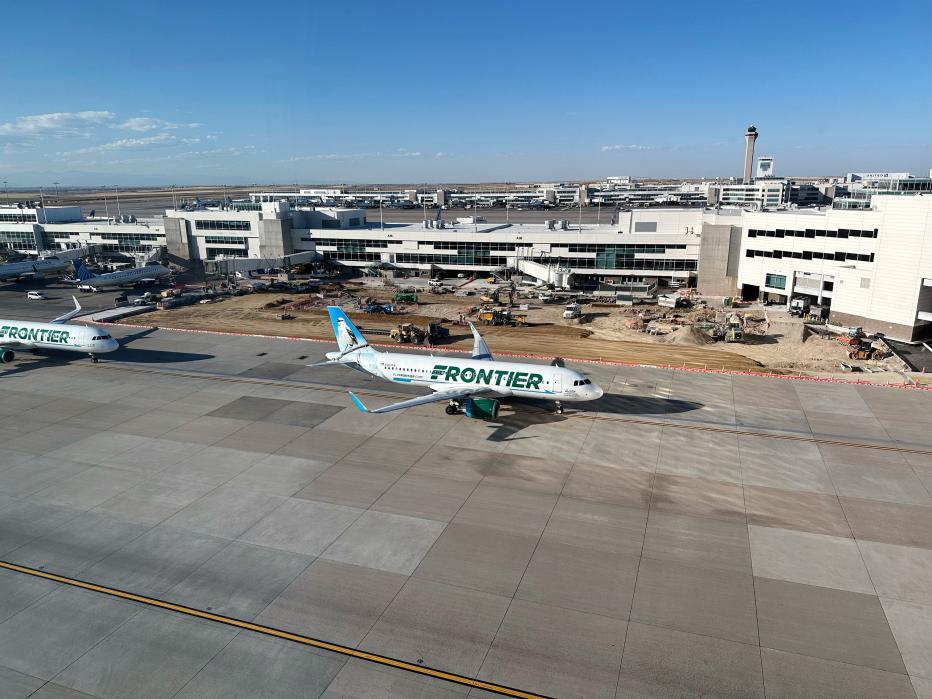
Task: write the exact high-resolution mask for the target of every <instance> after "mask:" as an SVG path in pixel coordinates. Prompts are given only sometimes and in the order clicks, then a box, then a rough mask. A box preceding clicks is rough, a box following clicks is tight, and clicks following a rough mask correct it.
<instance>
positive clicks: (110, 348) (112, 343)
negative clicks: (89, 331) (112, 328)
mask: <svg viewBox="0 0 932 699" xmlns="http://www.w3.org/2000/svg"><path fill="white" fill-rule="evenodd" d="M118 349H120V343H119V342H117V341H116V340H114V339H112V338H111V339H110V340H107V345H106V349H104V352H114V351H116V350H118Z"/></svg>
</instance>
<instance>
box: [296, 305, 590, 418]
mask: <svg viewBox="0 0 932 699" xmlns="http://www.w3.org/2000/svg"><path fill="white" fill-rule="evenodd" d="M327 312H328V313H329V314H330V323H331V325H332V326H333V333H334V335H335V336H336V340H337V346H338V347H339V351H338V352H327V355H326V356H327V361H326V362H320V363H318V364H312V365H310V366H326V365H339V364H342V365H347V366H350V367H351V368H358V369H361V370H362V371H364V372H366V373H368V374H372V375H373V376H377V377H379V378H382V379H385V380H387V381H392V382H395V383H404V384H411V385H414V386H426V387H428V388H430V389H431V390H432V391H434V393H433V394H430V395H426V396H420V397H418V398H412V399H411V400H406V401H402V402H400V403H393V404H391V405H386V406H384V407H381V408H376V409H374V410H370V409H368V408H366V406H365V405H363V403H362V401H360V400H359V398H357V397H356V395H355V394H354V393H353V392H352V391H350V392H349V395H350V398H352V399H353V402H354V403H355V404H356V407H358V408H359V409H360V410H361V411H363V412H366V413H387V412H391V411H393V410H404V409H405V408H413V407H415V406H417V405H426V404H428V403H437V402H441V401H447V402H448V403H449V404H448V405H447V409H446V412H447V414H448V415H455V414H457V413H458V412H460V411H461V410H462V411H463V412H465V413H466V415H468V416H469V417H484V418H486V417H489V418H494V417H495V416H496V415H497V414H498V400H499V399H501V398H508V397H520V398H533V399H540V400H548V401H552V402H554V403H555V404H556V408H557V412H558V413H562V412H563V405H562V404H563V402H577V401H590V400H596V399H598V398H601V397H602V389H601V388H599V387H598V386H597V385H596V384H594V383H592V381H590V380H589V379H587V378H586V377H585V376H583V375H582V374H580V373H579V372H577V371H573V370H572V369H567V368H566V367H564V366H557V365H555V364H551V365H540V364H524V363H520V362H505V361H499V360H496V359H494V358H493V357H492V353H491V352H490V351H489V347H488V345H487V344H486V343H485V340H483V339H482V336H481V335H480V334H479V332H478V331H477V330H476V328H475V326H473V324H472V323H470V324H469V328H470V329H471V330H472V334H473V350H472V357H471V358H469V359H460V358H458V357H434V356H432V355H426V354H410V353H400V352H379V351H377V350H376V349H375V348H374V347H372V346H370V345H369V343H368V342H367V341H366V338H365V337H363V335H362V333H361V332H359V329H358V328H356V326H355V325H353V323H352V321H351V320H350V319H349V318H348V317H347V315H346V313H344V312H343V310H342V309H340V308H339V307H337V306H328V307H327Z"/></svg>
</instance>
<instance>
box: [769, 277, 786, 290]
mask: <svg viewBox="0 0 932 699" xmlns="http://www.w3.org/2000/svg"><path fill="white" fill-rule="evenodd" d="M764 286H769V287H771V288H772V289H785V288H786V275H785V274H768V275H767V276H766V278H765V279H764Z"/></svg>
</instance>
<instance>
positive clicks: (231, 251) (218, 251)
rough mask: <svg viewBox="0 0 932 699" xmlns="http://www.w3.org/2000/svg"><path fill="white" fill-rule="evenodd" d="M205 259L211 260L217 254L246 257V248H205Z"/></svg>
mask: <svg viewBox="0 0 932 699" xmlns="http://www.w3.org/2000/svg"><path fill="white" fill-rule="evenodd" d="M206 250H207V259H208V260H212V259H214V258H215V257H217V256H218V255H221V256H224V257H246V255H247V252H246V250H237V249H236V248H207V249H206Z"/></svg>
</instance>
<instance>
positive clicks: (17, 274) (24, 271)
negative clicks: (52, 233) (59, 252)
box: [0, 257, 71, 281]
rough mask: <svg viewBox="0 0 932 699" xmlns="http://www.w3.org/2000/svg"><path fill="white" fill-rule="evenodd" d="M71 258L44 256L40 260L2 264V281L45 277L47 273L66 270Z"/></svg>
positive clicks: (0, 274)
mask: <svg viewBox="0 0 932 699" xmlns="http://www.w3.org/2000/svg"><path fill="white" fill-rule="evenodd" d="M69 264H71V262H70V260H62V259H60V258H58V257H44V258H42V259H39V260H26V261H25V262H9V263H7V264H4V265H0V281H2V280H4V279H25V278H35V277H44V276H45V275H46V274H56V273H58V272H64V271H65V270H66V269H67V268H68V265H69Z"/></svg>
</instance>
